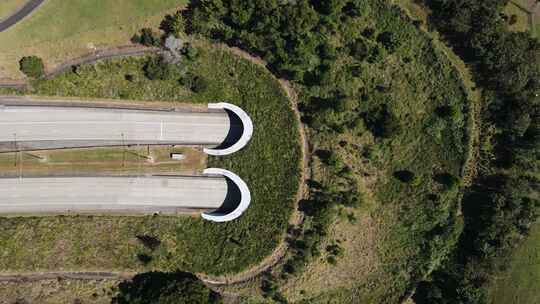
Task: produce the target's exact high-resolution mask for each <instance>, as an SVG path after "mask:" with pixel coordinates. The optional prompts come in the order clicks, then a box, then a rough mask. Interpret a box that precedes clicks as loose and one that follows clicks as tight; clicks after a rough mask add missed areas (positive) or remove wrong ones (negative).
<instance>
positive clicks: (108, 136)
mask: <svg viewBox="0 0 540 304" xmlns="http://www.w3.org/2000/svg"><path fill="white" fill-rule="evenodd" d="M232 128H233V125H232V124H231V119H230V118H229V116H228V114H227V112H225V111H224V110H221V111H213V112H175V111H151V110H133V109H105V108H89V107H50V106H13V105H4V106H0V146H2V151H6V149H7V150H31V149H47V148H51V149H52V148H76V147H92V146H113V145H126V144H175V145H201V146H209V147H214V146H218V145H220V144H222V143H224V142H226V140H227V138H228V137H227V136H228V135H229V133H230V132H231V129H232Z"/></svg>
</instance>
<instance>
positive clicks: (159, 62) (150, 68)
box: [144, 57, 180, 80]
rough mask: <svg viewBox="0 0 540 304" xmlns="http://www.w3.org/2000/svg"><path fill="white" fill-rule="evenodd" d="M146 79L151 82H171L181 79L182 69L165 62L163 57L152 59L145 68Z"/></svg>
mask: <svg viewBox="0 0 540 304" xmlns="http://www.w3.org/2000/svg"><path fill="white" fill-rule="evenodd" d="M144 72H145V75H146V77H148V79H150V80H156V79H159V80H171V79H176V78H179V77H180V69H179V68H178V66H176V65H174V64H170V63H168V62H166V61H165V59H164V58H163V57H152V58H150V59H149V60H148V62H147V63H146V65H145V66H144Z"/></svg>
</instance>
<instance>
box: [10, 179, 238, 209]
mask: <svg viewBox="0 0 540 304" xmlns="http://www.w3.org/2000/svg"><path fill="white" fill-rule="evenodd" d="M227 193H228V186H227V181H226V179H225V178H224V177H210V176H150V177H103V176H102V177H39V178H20V179H19V178H0V197H1V198H2V200H1V201H0V214H40V213H70V212H73V213H101V212H102V213H111V212H112V213H114V212H118V213H146V214H152V213H154V212H165V213H175V212H179V211H185V210H186V209H197V210H200V209H206V210H208V209H217V208H219V207H221V205H222V204H223V203H224V201H225V199H226V197H227Z"/></svg>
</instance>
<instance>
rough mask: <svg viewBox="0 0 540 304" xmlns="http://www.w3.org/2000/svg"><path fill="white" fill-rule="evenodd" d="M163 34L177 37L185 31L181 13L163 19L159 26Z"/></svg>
mask: <svg viewBox="0 0 540 304" xmlns="http://www.w3.org/2000/svg"><path fill="white" fill-rule="evenodd" d="M159 27H160V28H161V29H162V30H163V31H165V33H167V34H169V35H174V36H175V37H177V38H178V37H179V36H180V34H181V33H183V32H184V31H185V22H184V17H183V16H182V12H181V11H178V12H176V13H174V14H173V15H167V16H165V19H164V20H163V21H162V22H161V24H160V26H159Z"/></svg>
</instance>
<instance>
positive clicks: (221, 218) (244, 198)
mask: <svg viewBox="0 0 540 304" xmlns="http://www.w3.org/2000/svg"><path fill="white" fill-rule="evenodd" d="M203 174H205V175H222V176H225V177H226V178H228V179H230V180H231V181H232V182H233V183H234V184H235V185H236V186H237V187H238V189H239V191H240V202H239V204H238V206H237V207H236V208H235V209H234V210H233V211H231V212H229V213H222V212H220V211H219V210H217V211H214V212H209V213H202V214H201V216H202V218H204V219H205V220H208V221H212V222H229V221H232V220H235V219H237V218H239V217H240V216H241V215H242V213H244V212H245V211H246V210H247V208H248V207H249V204H250V203H251V193H250V192H249V188H248V186H247V184H246V183H245V182H244V181H243V180H242V179H241V178H240V177H239V176H238V175H236V174H234V173H232V172H231V171H228V170H225V169H219V168H208V169H205V170H204V171H203Z"/></svg>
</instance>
